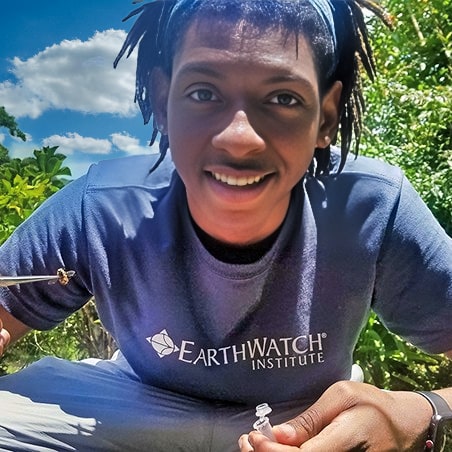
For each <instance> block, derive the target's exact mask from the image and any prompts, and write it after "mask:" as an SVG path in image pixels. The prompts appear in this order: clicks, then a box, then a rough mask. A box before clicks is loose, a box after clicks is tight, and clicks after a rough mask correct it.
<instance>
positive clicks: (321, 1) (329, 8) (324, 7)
mask: <svg viewBox="0 0 452 452" xmlns="http://www.w3.org/2000/svg"><path fill="white" fill-rule="evenodd" d="M308 1H309V3H311V5H312V6H313V7H314V8H315V9H316V10H317V12H318V13H319V15H320V16H321V17H322V19H323V21H324V22H325V24H326V26H327V27H328V29H329V31H330V35H331V40H332V44H333V49H334V53H335V54H336V50H337V37H336V27H335V25H334V15H333V11H334V6H333V4H332V3H331V1H330V0H308Z"/></svg>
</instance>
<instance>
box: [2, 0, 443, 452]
mask: <svg viewBox="0 0 452 452" xmlns="http://www.w3.org/2000/svg"><path fill="white" fill-rule="evenodd" d="M138 13H141V15H140V17H139V18H138V20H137V22H136V23H135V26H134V28H133V29H132V30H131V32H130V34H129V37H128V39H127V41H126V43H125V45H124V48H123V50H122V51H121V54H120V56H122V54H123V53H124V52H125V51H127V49H129V50H130V51H132V50H133V48H134V47H135V46H136V45H137V44H138V43H139V58H138V69H137V100H138V102H139V103H140V106H141V108H142V111H143V115H144V118H145V120H146V121H148V120H150V118H151V115H153V122H154V128H155V131H156V132H155V134H154V138H155V136H156V135H157V133H160V135H161V138H160V148H161V155H160V156H159V158H158V159H155V158H153V157H152V156H143V157H137V158H130V159H125V160H120V161H107V162H103V163H100V164H99V165H96V166H94V167H93V168H92V169H91V170H90V171H89V173H88V174H87V176H85V177H83V178H81V179H80V180H77V181H75V182H72V183H71V184H70V185H69V186H68V187H66V188H65V189H64V190H62V191H61V192H59V193H58V194H56V195H55V196H54V197H53V198H52V199H51V200H49V201H48V202H47V203H46V204H45V205H44V206H43V207H41V208H40V209H39V210H38V211H37V212H36V213H35V214H34V215H33V216H32V217H31V218H30V220H29V221H27V222H26V223H25V224H24V225H23V226H21V227H20V228H18V230H17V232H16V233H15V234H14V235H13V236H12V237H11V238H10V239H9V240H8V242H7V243H6V244H5V245H4V246H3V247H2V249H1V251H0V272H1V273H2V274H8V275H11V274H42V273H48V272H49V271H51V270H53V269H54V268H55V269H56V268H60V267H62V266H65V267H66V268H68V269H73V270H75V271H76V276H75V277H74V278H73V279H72V280H71V281H70V283H69V284H68V285H67V286H64V287H63V286H61V287H58V286H56V287H55V286H48V285H47V284H39V283H36V284H28V285H23V286H20V287H13V288H10V289H9V290H3V292H2V293H1V301H2V304H3V308H2V309H1V311H0V318H2V320H3V324H4V325H3V328H4V329H3V332H2V336H3V337H4V338H6V336H7V334H10V335H11V337H12V340H13V341H14V340H16V339H17V338H18V337H20V336H21V335H22V334H24V333H25V332H26V331H27V330H28V329H30V328H38V329H45V328H50V327H52V326H54V325H55V324H57V323H58V322H59V321H61V320H63V319H64V318H65V317H67V316H68V315H70V314H71V313H72V312H74V311H75V310H76V309H78V308H80V307H81V306H82V305H83V304H84V303H85V302H86V301H87V300H88V299H89V298H90V297H91V296H92V295H94V296H95V299H96V303H97V307H98V310H99V314H100V317H101V319H102V322H103V324H104V325H105V327H106V328H107V329H108V330H109V331H110V332H111V334H112V335H113V336H114V338H115V340H116V342H117V344H118V346H119V348H120V350H121V352H122V355H123V356H124V358H120V359H119V360H117V361H110V362H100V363H98V365H97V366H93V365H92V364H89V363H69V362H64V361H58V360H54V359H51V358H48V359H45V360H42V361H41V362H38V363H36V364H34V365H32V366H30V367H29V368H27V369H25V370H24V371H22V372H19V373H17V374H15V375H10V376H7V377H3V378H2V379H0V401H1V406H2V410H1V412H0V446H1V447H2V448H4V449H6V450H73V449H76V450H152V451H159V450H162V451H167V450H178V449H179V450H213V451H227V450H237V449H238V447H239V446H238V445H237V440H238V439H239V437H240V441H239V443H240V448H241V450H242V451H250V450H256V451H289V450H292V449H293V450H298V449H299V448H300V449H301V450H335V451H346V450H351V449H353V450H361V449H363V450H371V451H382V450H409V449H413V448H414V449H415V448H418V449H421V448H422V447H423V445H424V444H425V443H426V439H427V430H428V427H429V421H430V418H431V416H432V409H431V406H430V404H429V402H428V401H427V400H426V399H425V398H424V397H423V396H421V395H420V394H417V393H407V392H394V393H389V392H383V391H380V390H379V389H377V388H374V387H372V386H369V385H365V384H362V383H356V382H349V381H347V380H349V379H350V376H351V366H352V352H353V348H354V345H355V342H356V339H357V337H358V335H359V332H360V329H361V328H362V326H363V325H364V324H365V322H366V318H367V315H368V313H369V310H370V308H373V309H375V310H376V311H377V312H378V314H379V315H380V316H381V318H382V319H383V320H384V321H385V322H386V324H387V325H388V326H389V327H390V328H391V330H393V331H395V332H396V333H399V334H401V335H403V336H404V337H405V338H407V339H408V340H410V341H411V342H413V343H415V344H416V345H418V346H420V347H423V348H424V349H425V350H428V351H431V352H447V351H449V350H452V332H451V328H450V325H451V320H452V307H451V306H452V303H451V301H452V300H451V293H452V265H451V260H452V244H451V240H450V238H449V237H447V235H446V234H445V232H444V231H443V230H442V229H441V227H440V226H439V225H438V224H437V222H436V221H435V220H434V218H433V217H432V215H431V214H430V212H429V211H428V210H427V208H426V207H425V205H424V204H423V203H422V201H421V200H420V199H419V196H418V195H417V194H416V193H415V192H414V190H413V189H412V188H411V186H410V184H409V183H408V181H407V180H406V179H405V178H404V176H403V175H402V174H401V172H400V171H399V170H397V169H396V168H392V167H389V166H388V165H385V164H383V163H380V162H376V161H373V160H369V159H364V158H358V159H353V158H347V153H348V149H349V147H350V141H351V134H352V131H353V130H355V131H358V133H359V126H360V111H361V105H360V104H359V102H360V84H359V72H358V67H359V64H360V61H361V62H362V63H363V64H364V65H365V66H366V67H367V68H368V70H369V71H370V72H371V73H372V70H373V69H372V68H373V66H372V58H371V55H370V54H369V52H368V51H366V49H368V47H367V45H366V43H367V37H366V33H365V26H364V21H363V16H362V13H361V10H360V8H359V6H358V5H357V3H355V2H354V1H344V0H337V1H326V0H294V1H286V0H281V1H277V0H253V1H250V0H226V1H225V0H212V1H211V0H177V1H175V2H167V1H164V2H154V3H150V4H147V5H145V6H143V7H142V8H140V9H139V10H138ZM358 55H360V57H358ZM338 125H340V132H339V133H340V135H341V153H338V152H337V150H335V149H330V144H331V142H332V141H334V139H335V137H336V135H337V130H338ZM168 147H169V148H170V149H171V159H169V158H165V154H166V151H167V149H168ZM173 165H174V166H173ZM419 225H422V227H419ZM19 243H20V246H18V244H19ZM419 318H423V322H418V319H419ZM7 332H8V333H7ZM4 342H5V341H4ZM440 393H441V394H442V395H443V396H444V398H445V399H447V400H449V401H450V402H452V393H451V391H450V390H443V391H441V392H440ZM261 402H269V403H270V404H271V405H272V408H273V411H274V415H273V416H272V422H273V424H278V423H281V422H284V423H283V424H282V425H279V426H276V427H275V428H274V429H273V433H274V437H275V440H269V439H268V438H266V437H265V436H263V435H261V434H258V433H256V432H253V433H251V434H250V435H249V436H248V435H244V436H241V435H242V434H243V433H246V432H247V431H249V430H250V429H251V425H252V424H253V422H254V420H255V415H254V406H255V405H257V404H259V403H261ZM305 410H306V411H305ZM291 419H292V420H291ZM429 444H430V443H429Z"/></svg>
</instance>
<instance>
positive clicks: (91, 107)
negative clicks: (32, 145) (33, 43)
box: [0, 30, 138, 118]
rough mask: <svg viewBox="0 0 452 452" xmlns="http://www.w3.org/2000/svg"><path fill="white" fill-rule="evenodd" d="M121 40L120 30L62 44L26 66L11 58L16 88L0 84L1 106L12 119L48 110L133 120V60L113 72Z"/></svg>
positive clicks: (50, 48)
mask: <svg viewBox="0 0 452 452" xmlns="http://www.w3.org/2000/svg"><path fill="white" fill-rule="evenodd" d="M125 37H126V34H125V32H124V31H123V30H106V31H103V32H96V33H95V34H94V36H92V37H91V38H90V39H88V40H87V41H80V40H71V41H69V40H64V41H62V42H61V43H59V44H54V45H52V46H50V47H47V48H46V49H45V50H43V51H41V52H39V53H38V54H36V55H35V56H33V57H31V58H29V59H27V60H25V61H22V60H21V59H19V58H17V57H15V58H14V59H13V61H12V65H13V67H12V69H11V72H12V73H13V74H14V76H15V77H16V80H17V82H15V83H13V82H11V81H4V82H2V83H0V105H4V106H5V108H6V110H7V111H8V112H9V113H10V114H12V115H13V116H15V117H16V118H20V117H24V116H28V117H31V118H37V117H39V116H40V115H41V114H42V113H43V112H45V111H46V110H49V109H69V110H74V111H78V112H83V113H112V114H117V115H122V116H133V115H135V114H136V113H137V111H138V109H137V106H136V105H135V104H134V103H133V96H134V86H135V62H136V57H135V54H132V55H131V56H130V58H129V59H128V60H127V61H126V60H124V61H121V63H120V64H119V66H118V68H117V69H116V70H115V69H113V61H114V59H115V57H116V55H117V53H118V51H119V49H120V48H121V46H122V43H123V41H124V39H125Z"/></svg>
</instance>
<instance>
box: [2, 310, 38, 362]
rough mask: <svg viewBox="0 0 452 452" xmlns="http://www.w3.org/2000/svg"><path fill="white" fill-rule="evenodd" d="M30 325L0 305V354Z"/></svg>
mask: <svg viewBox="0 0 452 452" xmlns="http://www.w3.org/2000/svg"><path fill="white" fill-rule="evenodd" d="M30 329H31V328H30V327H29V326H27V325H25V324H24V323H22V322H21V321H20V320H17V319H16V318H15V317H13V316H12V315H11V314H10V313H9V312H8V311H7V310H6V309H5V308H4V307H3V306H0V356H1V355H2V354H3V352H4V351H5V349H6V347H7V346H8V345H10V344H12V343H14V342H16V341H17V340H18V339H20V338H21V337H22V336H24V335H25V334H26V333H27V332H28V331H30Z"/></svg>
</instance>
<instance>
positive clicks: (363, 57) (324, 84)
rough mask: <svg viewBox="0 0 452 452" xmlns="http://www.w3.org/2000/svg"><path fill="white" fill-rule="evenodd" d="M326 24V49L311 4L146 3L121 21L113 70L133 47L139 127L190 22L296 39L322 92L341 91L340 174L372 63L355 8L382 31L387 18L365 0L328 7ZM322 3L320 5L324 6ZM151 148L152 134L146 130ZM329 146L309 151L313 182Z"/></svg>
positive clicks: (357, 129) (242, 0)
mask: <svg viewBox="0 0 452 452" xmlns="http://www.w3.org/2000/svg"><path fill="white" fill-rule="evenodd" d="M328 2H329V5H330V6H331V12H332V15H333V19H334V29H335V32H336V36H335V37H334V43H335V44H334V45H332V39H331V33H332V32H331V29H330V27H329V26H328V24H326V23H325V21H324V20H322V18H321V17H320V15H319V12H318V7H316V6H315V5H314V3H315V2H314V0H290V1H289V0H254V1H251V0H154V1H153V2H151V3H147V4H144V5H143V6H141V7H140V8H138V9H136V10H134V11H132V12H131V13H130V14H129V16H127V17H126V18H125V19H124V20H128V19H129V18H131V17H133V16H137V15H138V18H137V20H136V21H135V23H134V25H133V27H132V29H131V30H130V32H129V34H128V36H127V38H126V41H125V42H124V45H123V47H122V49H121V50H120V52H119V54H118V56H117V58H116V60H115V62H114V66H115V67H116V65H117V64H118V62H119V60H120V59H121V58H122V57H123V56H124V54H127V55H126V56H127V57H128V56H129V55H130V54H131V53H132V52H133V50H134V49H135V47H136V46H137V45H138V60H137V72H136V89H135V101H136V102H137V103H138V105H139V107H140V110H141V112H142V115H143V119H144V122H145V124H147V123H148V122H149V121H150V119H151V117H152V113H153V107H152V99H151V97H150V93H149V91H148V86H149V79H150V76H151V73H152V71H153V70H154V69H155V68H157V67H160V68H161V69H163V70H164V71H165V72H166V73H167V74H168V76H171V70H172V60H173V57H174V54H175V52H176V50H177V47H178V46H179V44H180V42H181V40H182V39H183V36H184V34H185V31H186V30H187V28H188V26H189V25H190V24H191V23H192V21H193V19H194V18H195V17H200V16H204V17H209V18H215V19H216V20H221V21H230V22H237V21H238V20H241V19H244V20H246V21H249V22H250V23H251V24H252V25H253V26H254V27H256V28H257V29H258V30H261V31H262V32H265V31H266V30H269V29H272V28H273V29H279V30H283V31H284V32H285V33H286V34H287V35H289V34H291V33H293V34H295V36H296V37H298V36H300V35H302V36H305V37H307V38H308V39H309V41H310V44H311V47H312V49H313V55H314V58H315V61H316V64H317V72H318V74H319V85H320V89H321V90H322V91H323V92H326V90H327V89H328V88H329V87H330V86H331V85H332V84H333V83H334V82H335V81H341V82H342V85H343V89H342V95H341V100H340V121H339V129H338V135H339V137H338V136H336V137H334V139H333V141H332V142H333V144H334V143H335V142H336V140H337V138H339V140H340V146H341V162H340V165H339V171H341V170H342V168H343V166H344V164H345V160H346V157H347V155H348V153H349V150H350V148H351V146H352V142H353V139H354V142H355V143H354V144H355V146H354V151H355V154H357V153H358V148H359V140H360V136H361V130H362V118H363V112H364V107H365V103H364V98H363V95H362V80H361V68H364V70H365V72H366V73H367V75H368V77H369V78H370V79H371V80H373V79H374V77H375V72H376V70H375V63H374V59H373V55H372V49H371V46H370V43H369V38H368V33H367V28H366V24H365V19H364V15H363V11H362V7H364V8H367V9H369V10H370V11H372V12H373V13H374V14H375V15H376V16H377V17H379V18H380V19H381V20H382V21H383V22H384V23H386V24H389V19H388V16H387V14H386V13H385V12H384V11H383V10H382V8H381V7H380V6H379V5H378V4H376V3H375V2H374V1H372V0H328ZM328 2H327V3H328ZM153 128H154V129H153V133H152V138H151V143H150V144H151V145H152V144H153V143H154V142H155V140H156V138H157V136H158V134H159V131H158V128H157V125H156V124H155V121H154V123H153ZM168 147H169V141H168V137H167V136H166V135H162V134H161V137H160V144H159V148H160V157H159V159H158V161H157V162H156V164H155V165H154V167H153V168H152V169H151V171H153V170H154V169H155V168H156V167H157V166H158V165H159V164H160V163H161V161H162V160H163V159H164V158H165V155H166V152H167V150H168ZM329 167H330V146H328V147H327V148H325V149H316V151H315V154H314V161H313V164H312V165H311V168H310V171H311V172H314V173H315V174H316V175H320V174H326V173H328V170H329Z"/></svg>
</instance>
